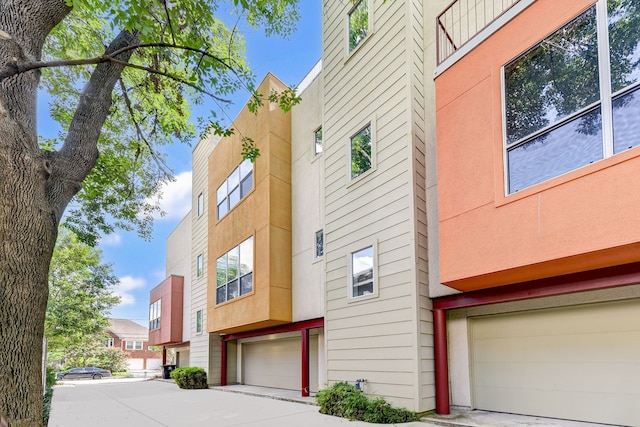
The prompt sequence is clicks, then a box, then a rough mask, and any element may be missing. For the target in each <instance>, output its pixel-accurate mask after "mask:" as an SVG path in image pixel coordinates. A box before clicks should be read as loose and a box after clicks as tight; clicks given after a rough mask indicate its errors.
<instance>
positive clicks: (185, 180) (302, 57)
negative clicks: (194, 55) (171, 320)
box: [39, 0, 322, 326]
mask: <svg viewBox="0 0 640 427" xmlns="http://www.w3.org/2000/svg"><path fill="white" fill-rule="evenodd" d="M299 2H300V6H299V10H300V15H301V16H300V21H299V22H298V25H297V31H296V32H295V33H293V34H292V35H291V36H290V37H289V38H288V39H282V38H281V37H276V36H272V37H266V36H265V35H264V33H263V32H262V31H261V30H253V29H244V30H243V33H244V35H245V38H246V50H247V57H248V61H249V64H250V66H251V69H252V70H253V73H254V75H255V76H256V79H257V81H258V82H259V81H260V80H262V78H263V77H264V76H265V75H266V73H267V72H271V73H273V74H274V75H275V76H276V77H278V78H279V79H280V80H282V81H283V82H284V83H286V84H287V85H290V86H295V85H297V84H298V83H299V82H300V81H301V80H302V79H303V78H304V76H305V75H306V74H307V72H308V71H310V70H311V68H312V67H313V65H314V64H315V63H316V62H317V61H318V60H319V59H320V56H321V28H320V27H321V17H322V16H321V13H322V11H321V3H320V0H299ZM248 98H249V94H248V93H246V92H245V93H238V94H236V95H235V96H234V97H233V102H234V105H233V107H232V108H231V109H230V110H229V116H230V117H232V118H233V117H235V116H236V115H237V113H238V112H239V111H240V109H241V108H242V107H243V106H244V104H245V102H246V101H247V100H248ZM40 103H41V105H40V106H39V123H40V132H43V130H42V129H43V128H46V127H51V126H53V127H55V125H52V124H51V120H49V119H48V117H47V111H48V110H47V105H46V97H43V98H41V99H40ZM204 108H215V107H213V106H208V105H205V106H204ZM194 113H195V114H196V115H197V114H198V111H195V112H194ZM45 132H46V131H45ZM196 142H197V141H193V143H192V144H193V145H195V143H196ZM191 150H192V147H190V146H187V145H174V146H172V147H170V148H169V149H168V150H167V153H168V163H169V166H170V167H171V168H172V170H173V171H174V172H175V176H176V182H174V183H171V184H170V185H169V186H168V187H167V188H166V189H165V191H164V196H163V200H162V203H161V206H162V208H163V210H164V211H165V212H166V216H164V217H163V218H158V219H157V220H156V221H155V224H154V233H153V239H152V240H151V241H144V240H143V239H141V238H140V237H138V236H137V234H135V233H127V232H123V231H117V232H116V233H114V234H112V235H109V236H106V237H104V238H103V239H102V240H101V242H100V249H101V250H102V252H103V261H104V262H105V263H110V264H112V266H113V270H114V272H115V274H116V275H117V276H118V277H119V279H120V286H119V287H118V288H117V289H116V290H115V291H116V293H117V294H119V295H120V296H121V298H122V302H121V304H120V305H119V306H117V307H115V308H114V309H113V310H112V312H111V316H112V317H115V318H124V319H131V320H134V321H136V322H138V323H140V324H143V325H145V326H146V325H147V322H148V310H149V291H150V290H151V289H152V288H153V287H155V286H156V285H158V284H159V283H160V282H161V281H162V280H164V278H165V241H166V237H167V236H168V235H169V233H171V231H172V230H173V229H174V228H175V226H176V225H177V224H178V223H179V222H180V220H181V219H182V218H183V217H184V216H185V215H186V214H187V212H188V210H189V209H190V205H191Z"/></svg>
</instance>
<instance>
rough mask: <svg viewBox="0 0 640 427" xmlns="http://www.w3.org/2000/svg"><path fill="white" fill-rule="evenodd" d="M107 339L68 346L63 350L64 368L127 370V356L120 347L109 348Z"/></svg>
mask: <svg viewBox="0 0 640 427" xmlns="http://www.w3.org/2000/svg"><path fill="white" fill-rule="evenodd" d="M105 344H106V341H87V342H84V343H81V344H78V345H76V346H74V347H72V348H68V349H66V350H65V351H64V352H63V357H64V364H63V365H62V368H63V369H71V368H77V367H84V366H94V367H96V368H102V369H108V370H110V371H111V372H125V371H126V370H127V358H126V356H125V354H124V352H123V351H122V350H120V349H119V348H108V347H107V346H106V345H105Z"/></svg>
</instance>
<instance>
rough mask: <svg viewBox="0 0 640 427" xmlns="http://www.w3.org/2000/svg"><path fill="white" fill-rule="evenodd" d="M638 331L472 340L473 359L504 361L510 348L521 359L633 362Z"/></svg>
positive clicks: (639, 352)
mask: <svg viewBox="0 0 640 427" xmlns="http://www.w3.org/2000/svg"><path fill="white" fill-rule="evenodd" d="M638 342H640V331H629V332H626V331H625V332H608V333H606V334H602V333H598V334H595V333H590V334H586V333H584V334H565V335H557V336H519V337H509V338H492V339H482V340H475V343H476V345H477V347H476V348H477V350H478V352H477V354H478V357H477V358H476V359H475V360H476V361H477V362H484V361H494V362H495V361H508V360H511V358H512V357H513V355H512V352H517V353H520V357H521V358H520V359H519V360H521V361H530V362H544V361H549V362H560V361H562V362H574V361H576V360H581V361H591V362H611V363H615V362H620V363H625V362H629V363H635V362H637V361H639V360H640V348H638V345H637V343H638Z"/></svg>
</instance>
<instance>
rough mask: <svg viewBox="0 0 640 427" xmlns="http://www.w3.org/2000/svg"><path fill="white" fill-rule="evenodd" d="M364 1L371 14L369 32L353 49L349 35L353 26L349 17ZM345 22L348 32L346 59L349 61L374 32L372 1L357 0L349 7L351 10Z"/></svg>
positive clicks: (368, 13)
mask: <svg viewBox="0 0 640 427" xmlns="http://www.w3.org/2000/svg"><path fill="white" fill-rule="evenodd" d="M362 2H367V15H369V17H368V18H367V34H366V35H365V36H364V38H363V39H362V40H360V43H358V44H357V45H356V46H354V48H353V50H351V49H350V46H349V35H350V34H351V26H350V25H349V17H350V16H351V13H353V11H354V10H356V8H357V7H358V6H359V5H360V3H362ZM345 23H346V32H345V34H346V35H347V37H346V43H345V47H346V51H347V57H346V61H348V60H349V58H351V57H352V56H353V55H354V54H355V53H356V52H357V51H358V50H360V48H361V47H362V45H364V44H365V42H366V41H367V40H369V38H370V37H371V34H373V8H372V7H371V1H370V0H360V1H358V2H356V3H355V4H354V5H353V6H352V7H351V9H349V11H348V12H347V14H346V19H345Z"/></svg>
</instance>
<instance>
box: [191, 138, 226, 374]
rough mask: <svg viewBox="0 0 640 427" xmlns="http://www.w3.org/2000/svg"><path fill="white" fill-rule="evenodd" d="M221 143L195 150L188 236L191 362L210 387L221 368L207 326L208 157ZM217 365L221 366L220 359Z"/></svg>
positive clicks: (206, 142) (205, 141) (205, 142)
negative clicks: (200, 198)
mask: <svg viewBox="0 0 640 427" xmlns="http://www.w3.org/2000/svg"><path fill="white" fill-rule="evenodd" d="M218 141H219V137H214V136H207V137H205V138H203V139H202V140H201V141H200V142H199V143H198V145H196V147H195V148H194V149H193V154H192V157H193V158H192V167H193V172H192V189H191V198H192V205H191V217H192V228H191V230H190V231H189V233H190V234H191V235H192V236H193V241H192V250H191V264H190V275H191V278H192V279H191V283H192V287H191V300H190V302H191V311H190V312H189V327H190V333H191V354H190V363H191V366H198V367H201V368H203V369H204V370H205V371H207V380H208V382H209V383H210V384H219V383H220V369H219V368H218V369H215V368H212V366H211V364H212V362H213V361H214V360H216V359H211V358H210V353H211V351H210V346H211V345H213V343H212V342H210V341H212V340H213V341H214V342H215V341H216V340H218V341H219V339H220V337H219V336H217V335H215V336H212V337H209V334H208V333H207V332H206V325H207V273H208V270H209V269H208V265H207V239H208V224H207V222H208V216H209V215H208V212H207V205H208V200H207V197H208V192H207V186H208V169H207V159H208V157H209V154H210V153H211V152H212V151H213V149H214V147H215V145H216V144H217V142H218ZM200 194H203V196H204V203H203V213H202V215H200V216H198V196H199V195H200ZM198 255H202V259H203V261H202V262H203V267H204V269H203V273H202V276H200V277H198V274H197V259H198ZM198 310H202V328H203V332H202V333H197V332H196V313H197V312H198ZM217 360H218V364H219V359H217Z"/></svg>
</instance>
